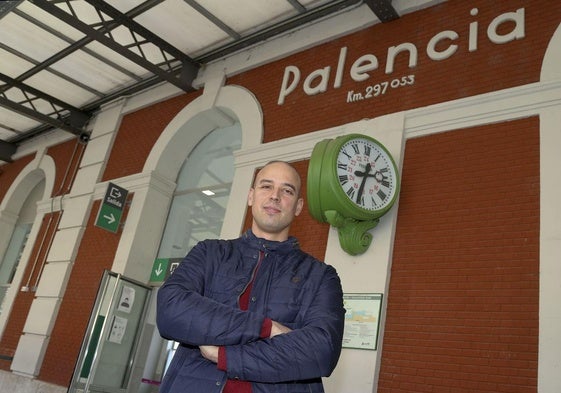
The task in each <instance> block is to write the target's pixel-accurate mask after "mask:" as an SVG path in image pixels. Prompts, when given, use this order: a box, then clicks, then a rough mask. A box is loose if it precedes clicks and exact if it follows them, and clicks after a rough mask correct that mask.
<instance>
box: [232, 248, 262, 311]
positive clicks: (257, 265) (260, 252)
mask: <svg viewBox="0 0 561 393" xmlns="http://www.w3.org/2000/svg"><path fill="white" fill-rule="evenodd" d="M266 256H267V254H265V252H264V251H262V250H259V258H258V259H257V263H256V264H255V266H254V267H253V271H252V272H251V276H250V277H249V281H248V282H247V283H246V284H245V286H244V287H243V289H242V291H241V292H240V294H239V295H238V300H237V304H238V308H239V307H240V298H241V297H242V295H243V294H244V293H245V291H246V290H247V287H248V286H249V285H250V284H251V283H253V281H254V280H255V275H256V274H257V270H259V267H260V266H261V262H263V259H265V257H266ZM249 296H251V294H249ZM250 304H251V298H250V299H249V302H248V307H247V308H248V309H249V305H250Z"/></svg>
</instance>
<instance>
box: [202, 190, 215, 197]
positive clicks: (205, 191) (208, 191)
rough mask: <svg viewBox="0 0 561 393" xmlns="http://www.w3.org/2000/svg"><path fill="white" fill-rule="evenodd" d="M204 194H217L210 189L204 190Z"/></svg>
mask: <svg viewBox="0 0 561 393" xmlns="http://www.w3.org/2000/svg"><path fill="white" fill-rule="evenodd" d="M203 194H205V195H208V196H213V195H215V193H214V192H212V191H210V190H203Z"/></svg>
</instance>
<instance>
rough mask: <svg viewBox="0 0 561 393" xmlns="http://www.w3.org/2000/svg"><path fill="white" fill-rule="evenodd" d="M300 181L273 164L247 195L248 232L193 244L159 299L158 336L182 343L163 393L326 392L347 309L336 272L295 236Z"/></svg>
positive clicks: (287, 168)
mask: <svg viewBox="0 0 561 393" xmlns="http://www.w3.org/2000/svg"><path fill="white" fill-rule="evenodd" d="M300 189H301V180H300V177H299V175H298V173H297V172H296V170H295V169H294V168H293V167H292V166H290V165H289V164H287V163H284V162H279V161H276V162H271V163H269V164H267V165H266V166H265V167H264V168H263V169H262V170H261V171H259V173H258V174H257V177H256V179H255V183H254V185H253V187H252V188H251V189H250V191H249V195H248V206H250V207H251V211H252V215H253V221H252V226H251V229H250V230H248V231H247V232H246V233H245V234H244V235H243V236H242V237H240V238H238V239H235V240H205V241H202V242H200V243H199V244H197V245H196V246H195V247H194V248H193V249H192V250H191V251H190V252H189V254H188V255H187V256H186V257H185V259H184V260H183V262H182V263H181V264H180V265H179V266H178V267H177V268H176V269H175V271H174V273H173V274H172V275H171V276H170V277H169V278H168V280H167V281H166V282H165V283H164V285H163V286H162V287H161V288H160V290H159V292H158V310H157V323H158V328H159V331H160V334H161V335H162V336H163V337H165V338H167V339H170V340H175V341H178V342H179V343H180V346H179V348H178V349H177V352H176V354H175V356H174V359H173V361H172V362H171V364H170V367H169V369H168V371H167V372H166V375H165V377H164V381H163V383H162V386H161V389H160V392H161V393H183V392H193V393H211V392H222V393H264V392H323V391H324V390H323V386H322V383H321V377H323V376H328V375H329V374H330V373H331V372H332V371H333V369H334V368H335V365H336V364H337V361H338V359H339V355H340V352H341V344H342V337H343V324H344V316H345V309H344V308H343V300H342V298H343V294H342V290H341V283H340V280H339V277H338V275H337V273H336V271H335V269H334V268H333V267H331V266H329V265H327V264H325V263H323V262H320V261H318V260H317V259H315V258H314V257H312V256H311V255H308V254H306V253H304V252H303V251H301V250H300V249H299V247H298V242H297V241H296V239H295V238H294V237H290V236H289V229H290V225H291V223H292V221H293V219H294V218H295V217H296V216H298V215H299V214H300V212H301V211H302V207H303V204H304V201H303V199H302V198H301V197H300Z"/></svg>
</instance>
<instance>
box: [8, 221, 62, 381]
mask: <svg viewBox="0 0 561 393" xmlns="http://www.w3.org/2000/svg"><path fill="white" fill-rule="evenodd" d="M59 217H60V213H59V212H55V213H53V214H47V215H45V217H43V221H42V224H41V229H40V230H39V233H38V235H37V239H38V240H37V241H36V242H35V244H34V247H33V250H32V252H31V256H30V257H29V263H28V264H27V266H26V268H25V272H24V274H23V278H22V284H21V285H22V286H30V287H32V286H35V285H36V283H37V276H38V275H39V272H40V270H41V266H42V263H43V261H45V259H46V254H47V252H48V247H47V246H46V244H48V242H49V240H50V239H52V238H53V236H54V233H55V230H56V227H57V223H58V220H59ZM43 239H46V242H45V243H44V244H43V246H42V247H41V243H42V240H43ZM35 261H36V262H35ZM34 298H35V292H34V291H27V292H23V291H20V292H18V293H17V295H16V298H15V300H14V303H13V305H12V309H11V311H10V315H9V317H8V321H7V323H6V328H5V330H4V333H3V335H2V337H1V340H0V354H1V355H4V356H8V357H12V356H14V354H15V352H16V348H17V345H18V342H19V339H20V336H21V334H22V331H23V327H24V326H25V321H26V319H27V314H28V313H29V309H30V308H31V303H32V302H33V299H34ZM10 364H11V361H7V360H0V369H3V370H10Z"/></svg>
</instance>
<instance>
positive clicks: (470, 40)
mask: <svg viewBox="0 0 561 393" xmlns="http://www.w3.org/2000/svg"><path fill="white" fill-rule="evenodd" d="M470 14H471V16H473V17H475V16H477V15H478V14H479V10H478V9H477V8H472V9H471V10H470ZM510 22H513V27H512V29H511V31H509V32H507V33H505V32H504V31H505V30H506V29H505V28H503V29H502V30H501V33H500V34H499V32H498V30H499V28H500V27H501V25H502V24H503V23H510ZM525 34H526V33H525V9H524V8H519V9H517V10H516V11H514V12H505V13H504V14H501V15H498V16H497V17H495V18H494V19H493V20H492V21H491V23H490V24H489V26H488V27H487V38H488V39H489V41H490V42H492V43H494V44H505V43H508V42H511V41H514V40H520V39H523V38H525ZM462 37H463V36H462ZM463 39H464V40H465V39H466V38H463ZM459 40H460V35H459V34H458V33H457V32H456V31H454V30H444V31H441V32H439V33H437V34H435V35H434V36H433V37H432V38H431V39H430V40H429V41H428V42H427V44H426V47H425V49H426V54H427V56H428V58H429V59H430V60H433V61H439V60H444V59H448V58H450V57H452V56H453V55H454V54H455V53H457V52H458V49H459V48H460V44H463V45H467V49H468V51H469V52H475V51H477V50H478V44H479V24H478V22H477V21H472V22H470V24H469V34H468V36H467V43H465V41H464V42H461V41H459ZM446 41H450V42H448V43H446ZM437 47H438V49H437ZM402 52H408V53H409V59H408V66H409V68H414V67H417V64H418V49H417V46H416V45H415V44H413V43H411V42H404V43H401V44H399V45H396V46H391V47H389V48H388V49H387V56H386V64H385V73H386V74H391V73H393V72H394V69H395V62H396V58H397V57H398V56H399V55H400V54H401V53H402ZM346 61H347V47H346V46H345V47H342V48H341V50H340V51H339V58H338V61H337V70H336V71H335V74H334V77H333V81H332V82H333V85H332V86H333V88H335V89H338V88H340V87H341V86H342V85H343V82H344V78H345V75H347V77H350V78H351V79H352V80H353V81H355V82H363V81H366V80H368V79H370V78H371V77H372V75H371V74H372V71H375V70H377V69H378V68H379V67H380V64H379V62H378V58H377V57H376V55H374V54H371V53H368V54H364V55H362V56H360V57H358V58H357V59H356V60H355V61H354V62H353V63H352V66H351V67H350V69H349V70H348V74H345V72H346V71H345V64H346ZM300 78H301V72H300V69H299V68H298V67H296V66H293V65H290V66H287V67H286V68H285V70H284V75H283V78H282V84H281V88H280V92H279V97H278V101H277V103H278V105H283V104H284V102H285V99H286V97H288V95H290V94H291V93H292V92H293V91H295V90H296V88H297V87H298V85H299V83H300ZM330 78H331V66H326V67H323V68H319V69H317V70H314V71H312V72H311V73H310V74H309V75H308V76H307V77H306V78H305V80H304V82H303V85H302V90H303V92H304V93H305V94H306V95H309V96H311V95H315V94H319V93H324V92H326V91H327V89H328V87H329V84H330V81H331V79H330ZM396 81H397V82H395V83H394V80H393V79H392V80H391V81H390V82H389V83H390V85H391V83H394V84H395V85H396V86H397V83H400V86H401V82H400V81H399V80H398V79H396ZM379 85H380V86H382V84H376V85H373V86H379ZM390 87H392V88H393V87H394V86H393V85H391V86H390ZM372 89H373V91H374V90H375V88H374V87H373V88H372ZM367 95H368V92H367V93H366V95H363V94H362V93H360V92H355V91H353V90H350V91H349V92H348V94H347V102H355V101H360V100H361V99H363V98H364V97H367Z"/></svg>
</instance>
